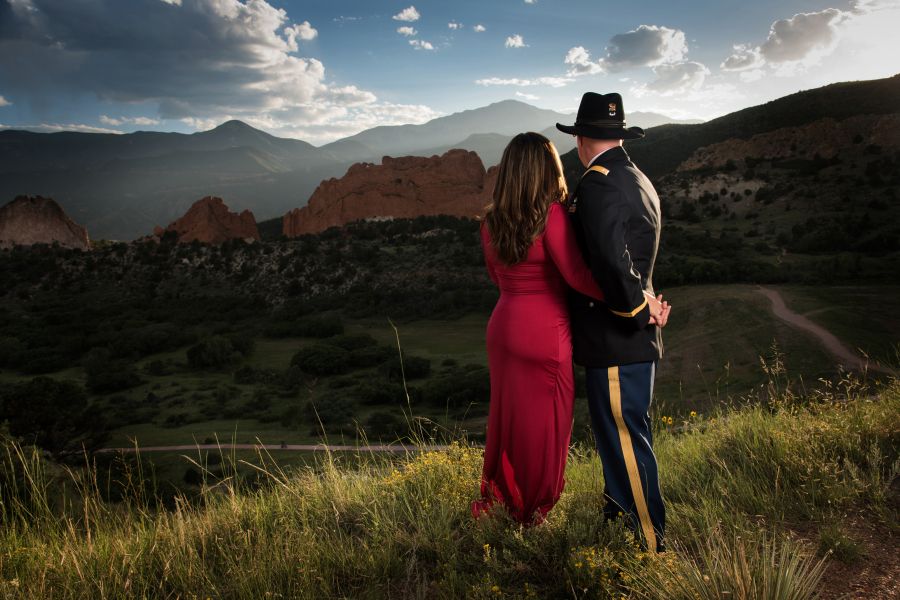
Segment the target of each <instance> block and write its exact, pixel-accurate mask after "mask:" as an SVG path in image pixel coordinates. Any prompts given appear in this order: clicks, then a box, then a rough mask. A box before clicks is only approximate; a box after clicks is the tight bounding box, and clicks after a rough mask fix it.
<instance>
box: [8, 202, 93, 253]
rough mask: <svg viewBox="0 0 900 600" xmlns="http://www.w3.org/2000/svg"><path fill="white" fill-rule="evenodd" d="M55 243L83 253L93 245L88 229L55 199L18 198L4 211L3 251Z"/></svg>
mask: <svg viewBox="0 0 900 600" xmlns="http://www.w3.org/2000/svg"><path fill="white" fill-rule="evenodd" d="M53 243H57V244H59V245H60V246H63V247H65V248H77V249H79V250H88V249H90V245H91V244H90V241H89V240H88V234H87V230H86V229H85V228H84V227H82V226H81V225H79V224H78V223H76V222H75V221H73V220H72V219H70V218H69V216H68V215H66V212H65V211H64V210H63V209H62V207H61V206H60V205H59V204H57V202H56V201H55V200H53V199H52V198H43V197H41V196H17V197H16V198H15V200H13V201H12V202H9V203H8V204H6V205H5V206H3V207H2V208H0V248H11V247H12V246H31V245H33V244H53Z"/></svg>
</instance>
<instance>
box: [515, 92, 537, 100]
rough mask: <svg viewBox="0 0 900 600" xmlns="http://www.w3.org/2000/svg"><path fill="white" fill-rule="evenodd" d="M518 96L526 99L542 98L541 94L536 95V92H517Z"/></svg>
mask: <svg viewBox="0 0 900 600" xmlns="http://www.w3.org/2000/svg"><path fill="white" fill-rule="evenodd" d="M516 96H518V97H519V98H525V99H526V100H540V99H541V97H540V96H535V95H534V94H526V93H524V92H518V91H517V92H516Z"/></svg>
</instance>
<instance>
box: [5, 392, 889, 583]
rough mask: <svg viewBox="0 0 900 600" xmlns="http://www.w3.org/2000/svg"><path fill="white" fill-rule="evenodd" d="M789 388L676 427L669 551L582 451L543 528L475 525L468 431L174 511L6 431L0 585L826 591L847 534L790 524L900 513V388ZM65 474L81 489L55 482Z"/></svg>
mask: <svg viewBox="0 0 900 600" xmlns="http://www.w3.org/2000/svg"><path fill="white" fill-rule="evenodd" d="M782 385H783V383H779V382H777V381H772V382H771V386H772V389H775V388H776V387H777V388H778V389H780V390H781V393H780V394H779V395H778V396H773V397H772V401H771V402H769V403H767V404H766V405H755V406H746V407H744V408H740V409H732V410H728V411H720V412H717V413H716V414H714V415H711V416H710V417H709V418H704V419H696V420H694V421H692V422H689V423H688V424H687V425H686V426H685V428H684V429H683V430H682V431H680V432H679V433H674V432H673V431H661V432H660V433H659V435H658V437H657V443H656V450H657V455H658V457H659V461H660V466H661V474H662V487H663V493H664V495H665V497H666V501H667V507H668V532H667V539H668V543H669V545H670V546H671V547H672V548H673V549H674V550H673V551H671V552H668V553H666V554H665V555H662V556H653V555H649V554H647V553H644V552H642V551H641V550H640V549H639V548H638V547H636V546H635V545H634V543H633V540H632V539H631V537H630V535H629V534H628V533H627V532H626V531H624V530H623V529H622V528H621V526H619V525H618V524H615V523H612V524H604V523H602V522H601V519H600V518H599V511H600V500H601V490H602V485H603V483H602V476H601V470H600V465H599V462H598V460H597V458H596V456H595V455H594V454H593V453H592V452H589V451H585V450H581V449H579V448H577V447H576V448H574V449H573V450H572V453H571V455H570V460H569V464H568V468H567V472H566V481H567V485H566V489H565V491H564V493H563V496H562V497H561V499H560V502H559V503H558V505H557V506H556V507H555V508H554V509H553V511H552V512H551V513H550V515H549V518H548V520H547V521H546V522H545V523H544V524H542V525H540V526H536V527H532V528H524V529H523V528H521V527H519V526H517V525H515V524H514V523H512V522H510V521H509V520H508V519H506V518H505V517H504V516H503V514H502V511H500V512H498V513H496V516H495V517H493V518H488V519H484V520H480V521H474V520H473V519H472V518H471V516H470V513H469V502H470V501H471V500H472V499H474V498H475V496H476V494H477V489H478V480H479V473H480V467H481V454H480V451H479V450H478V449H477V448H473V447H471V446H468V445H467V444H466V443H465V442H464V441H463V442H462V443H459V444H456V445H454V446H452V447H451V449H450V450H448V451H425V452H422V453H419V454H411V455H409V456H406V457H400V458H399V459H398V458H390V459H388V458H381V457H379V456H372V457H371V459H370V460H367V461H364V462H363V463H362V464H358V465H353V466H350V465H346V464H339V463H336V462H335V461H333V460H331V457H329V456H327V455H326V456H324V457H319V460H318V461H316V464H315V465H311V466H309V467H306V468H299V469H297V470H294V471H292V472H288V473H285V472H282V471H281V470H279V469H278V468H277V467H275V466H274V465H273V464H272V463H271V462H268V461H261V462H260V464H262V465H265V466H264V467H263V468H265V469H267V473H266V474H265V475H264V476H263V485H262V486H261V487H249V486H247V485H245V484H244V483H242V481H241V478H235V477H228V476H227V475H228V469H227V468H226V477H225V478H224V479H219V480H213V479H210V480H209V481H208V486H207V487H206V488H205V491H204V492H203V493H202V495H201V497H200V498H199V499H198V500H196V501H193V502H188V501H180V502H177V503H176V505H175V508H174V509H172V510H160V509H157V508H153V505H152V503H151V502H149V501H148V497H147V490H146V489H144V488H143V487H141V486H140V485H138V484H135V483H134V482H135V481H137V480H139V479H140V477H138V476H137V474H132V476H131V477H129V476H128V473H127V472H126V474H125V475H124V476H123V477H122V478H121V479H122V480H123V481H125V482H126V484H125V489H126V492H127V493H126V494H125V496H124V497H125V499H124V500H123V501H122V502H119V503H116V504H107V503H105V502H103V501H102V500H100V499H99V495H98V492H97V490H96V488H95V483H94V482H95V479H94V478H93V477H92V474H91V472H90V471H85V470H80V469H74V470H68V471H66V470H62V469H61V468H59V467H54V466H52V465H49V464H47V463H46V462H45V461H44V460H43V459H41V458H40V456H39V455H34V454H30V453H29V452H28V451H27V449H25V450H23V449H21V448H20V447H18V446H16V445H15V444H10V443H8V442H7V443H6V445H5V450H6V452H5V455H0V477H2V479H0V482H2V484H3V487H2V490H3V493H2V505H0V520H2V522H3V527H2V529H0V590H2V591H0V593H2V594H3V596H4V597H7V598H38V597H39V598H91V599H95V598H96V599H103V598H122V597H136V598H461V597H469V598H493V597H501V596H506V597H521V598H525V597H537V598H608V597H615V598H619V597H621V596H626V597H633V598H697V597H700V598H743V599H746V600H750V599H751V598H752V599H757V598H773V599H774V598H778V599H781V598H785V599H788V598H790V599H795V598H796V599H800V598H810V597H812V593H813V590H815V589H816V587H817V586H818V585H819V581H820V577H821V574H822V570H823V569H824V568H826V564H827V563H823V562H822V560H823V558H824V559H825V560H826V561H827V560H829V559H828V558H827V557H828V556H829V555H828V554H827V551H828V550H832V551H834V552H838V547H839V545H840V544H841V543H843V542H842V541H841V538H840V536H835V535H832V534H826V535H825V536H824V538H823V539H825V540H831V541H826V542H825V546H823V547H822V550H823V552H825V553H826V554H825V556H824V557H823V556H821V555H817V554H816V550H817V546H816V544H815V543H814V541H813V540H809V541H803V540H801V539H798V538H797V537H796V536H793V535H792V534H791V533H790V532H791V530H792V529H793V528H796V527H798V526H804V527H806V528H809V527H812V528H814V529H816V530H821V531H823V532H827V531H828V528H829V527H831V528H833V527H834V526H835V522H836V521H835V518H836V517H834V515H836V514H839V513H840V512H841V511H845V510H848V509H861V510H865V511H866V513H867V514H869V515H872V516H871V519H873V520H879V519H882V520H884V522H885V524H889V523H896V520H897V515H896V514H895V512H894V511H895V505H894V504H892V503H891V502H889V499H888V495H889V490H890V486H891V482H892V481H893V480H894V479H895V478H896V477H897V476H898V469H900V456H898V448H900V419H898V417H900V384H898V382H896V381H894V382H892V383H889V384H886V385H885V386H884V387H883V388H882V389H881V390H880V391H879V393H878V394H876V395H874V396H872V395H869V394H868V392H866V391H864V389H863V388H862V387H860V386H858V385H856V384H855V383H854V382H852V381H844V383H843V384H842V386H841V387H840V388H839V389H835V390H834V393H832V394H829V395H816V396H814V397H802V396H800V395H798V391H797V390H793V389H790V388H787V389H785V388H783V387H781V386H782ZM261 458H264V457H261ZM226 467H227V461H226ZM127 482H131V484H128V483H127ZM63 485H65V486H66V487H67V489H68V493H66V494H60V493H58V491H57V490H58V489H59V488H60V486H63ZM60 498H67V499H68V501H67V502H66V503H60V501H59V499H60ZM892 506H893V507H894V508H892ZM879 515H881V516H879ZM835 540H837V541H835ZM829 544H830V545H829ZM844 546H847V545H846V544H844Z"/></svg>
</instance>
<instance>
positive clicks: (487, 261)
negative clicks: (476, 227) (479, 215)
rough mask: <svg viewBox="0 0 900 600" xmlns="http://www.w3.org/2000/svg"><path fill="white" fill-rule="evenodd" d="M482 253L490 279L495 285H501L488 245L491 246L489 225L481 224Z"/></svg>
mask: <svg viewBox="0 0 900 600" xmlns="http://www.w3.org/2000/svg"><path fill="white" fill-rule="evenodd" d="M480 233H481V252H482V254H483V255H484V264H485V266H486V267H487V272H488V277H490V278H491V281H493V282H494V285H499V284H498V283H497V273H496V271H494V263H493V262H492V261H491V253H490V248H488V245H489V244H490V235H489V234H488V230H487V223H485V222H483V221H482V223H481V231H480Z"/></svg>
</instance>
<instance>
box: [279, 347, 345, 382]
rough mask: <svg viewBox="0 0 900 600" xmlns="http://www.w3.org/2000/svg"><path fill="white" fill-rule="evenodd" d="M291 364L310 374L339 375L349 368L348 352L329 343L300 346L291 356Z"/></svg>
mask: <svg viewBox="0 0 900 600" xmlns="http://www.w3.org/2000/svg"><path fill="white" fill-rule="evenodd" d="M291 366H293V367H298V368H300V369H302V370H303V371H305V372H307V373H310V374H312V375H339V374H341V373H346V372H347V371H348V370H349V368H350V353H349V352H347V351H346V350H344V349H343V348H339V347H337V346H331V345H329V344H314V345H312V346H307V347H305V348H301V349H300V350H298V351H297V353H296V354H294V356H293V358H291Z"/></svg>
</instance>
